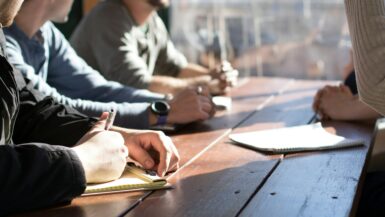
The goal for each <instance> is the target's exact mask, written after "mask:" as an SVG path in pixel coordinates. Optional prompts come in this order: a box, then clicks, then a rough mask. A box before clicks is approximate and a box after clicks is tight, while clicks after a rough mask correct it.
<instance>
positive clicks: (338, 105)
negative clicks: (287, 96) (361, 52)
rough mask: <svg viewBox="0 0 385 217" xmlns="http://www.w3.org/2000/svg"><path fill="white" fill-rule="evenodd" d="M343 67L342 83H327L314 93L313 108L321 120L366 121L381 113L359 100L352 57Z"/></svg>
mask: <svg viewBox="0 0 385 217" xmlns="http://www.w3.org/2000/svg"><path fill="white" fill-rule="evenodd" d="M350 60H351V61H350V63H348V64H347V65H346V66H345V68H344V72H343V74H344V76H346V78H345V80H344V84H340V85H339V86H330V85H327V86H325V87H323V88H321V89H320V90H318V92H317V93H316V95H315V96H314V100H313V110H314V111H315V112H316V113H317V114H318V115H319V116H320V118H321V119H322V120H329V119H332V120H343V121H366V120H375V119H377V118H379V117H381V115H380V114H379V113H378V112H376V111H375V110H373V109H372V108H371V107H370V106H368V105H367V104H365V103H363V102H362V101H360V99H359V97H358V95H357V85H356V76H355V71H354V68H353V59H352V58H350Z"/></svg>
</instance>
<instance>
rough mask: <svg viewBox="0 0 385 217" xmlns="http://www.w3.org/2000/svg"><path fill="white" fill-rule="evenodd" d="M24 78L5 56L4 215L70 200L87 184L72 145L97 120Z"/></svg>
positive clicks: (0, 123) (0, 155)
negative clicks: (38, 90)
mask: <svg viewBox="0 0 385 217" xmlns="http://www.w3.org/2000/svg"><path fill="white" fill-rule="evenodd" d="M23 81H24V80H23V78H22V76H21V74H19V73H18V72H15V77H13V75H12V69H11V68H10V66H9V65H7V62H6V61H5V59H4V58H1V59H0V108H1V116H0V118H1V120H0V132H1V135H0V136H1V137H0V141H1V142H0V216H3V215H8V214H11V213H15V212H21V211H26V210H31V209H37V208H42V207H47V206H51V205H56V204H60V203H64V202H68V201H71V200H72V199H73V198H74V197H76V196H78V195H80V194H81V193H83V191H84V189H85V187H86V180H85V176H84V170H83V167H82V165H81V162H80V160H79V159H78V157H77V155H76V154H75V153H74V151H72V150H71V149H70V148H69V147H70V146H73V145H74V144H76V142H77V141H78V140H79V139H80V138H81V136H82V135H84V133H85V132H87V131H88V130H89V129H90V128H91V126H92V124H93V123H94V121H95V120H94V119H91V118H88V117H86V116H84V115H82V114H80V113H78V112H76V111H75V110H74V109H71V108H69V107H66V106H63V105H61V104H58V103H56V102H55V101H54V100H52V98H49V97H47V98H44V99H43V98H42V97H41V96H40V94H39V93H38V92H35V91H34V90H32V89H31V88H30V87H28V86H26V85H25V84H23ZM16 83H17V86H16ZM6 135H12V136H11V137H7V136H6ZM7 138H11V139H7Z"/></svg>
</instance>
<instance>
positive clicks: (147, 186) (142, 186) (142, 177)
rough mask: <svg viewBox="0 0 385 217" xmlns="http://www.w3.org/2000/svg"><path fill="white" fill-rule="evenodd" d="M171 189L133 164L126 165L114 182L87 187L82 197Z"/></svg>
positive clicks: (151, 172) (152, 172)
mask: <svg viewBox="0 0 385 217" xmlns="http://www.w3.org/2000/svg"><path fill="white" fill-rule="evenodd" d="M165 188H171V185H170V184H168V183H167V180H166V179H164V178H161V177H159V176H157V175H156V172H154V171H149V170H144V169H142V168H140V167H138V166H135V164H133V163H127V166H126V168H125V170H124V172H123V174H122V176H121V177H120V178H119V179H117V180H114V181H111V182H106V183H101V184H91V185H87V188H86V190H85V192H84V194H83V195H82V196H87V195H95V194H106V193H116V192H127V191H140V190H156V189H165Z"/></svg>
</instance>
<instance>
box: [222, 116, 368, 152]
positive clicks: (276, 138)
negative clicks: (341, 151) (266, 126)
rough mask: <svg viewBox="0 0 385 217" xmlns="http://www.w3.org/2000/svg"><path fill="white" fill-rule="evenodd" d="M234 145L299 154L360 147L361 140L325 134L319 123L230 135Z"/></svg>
mask: <svg viewBox="0 0 385 217" xmlns="http://www.w3.org/2000/svg"><path fill="white" fill-rule="evenodd" d="M229 137H230V139H231V140H233V141H234V142H235V143H236V144H239V145H243V146H246V147H248V148H251V149H255V150H260V151H267V152H279V153H289V152H300V151H313V150H325V149H337V148H344V147H352V146H360V145H363V144H364V142H363V141H362V140H355V139H348V138H345V137H343V136H338V135H334V134H332V133H329V132H327V131H326V130H325V129H324V128H323V127H322V125H321V123H315V124H309V125H302V126H296V127H286V128H279V129H271V130H263V131H254V132H247V133H239V134H231V135H230V136H229Z"/></svg>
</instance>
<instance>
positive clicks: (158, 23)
mask: <svg viewBox="0 0 385 217" xmlns="http://www.w3.org/2000/svg"><path fill="white" fill-rule="evenodd" d="M151 23H152V25H154V27H155V28H156V29H157V30H161V31H166V32H167V29H166V25H165V24H164V22H163V20H162V19H161V18H160V17H159V15H158V13H154V14H153V15H152V17H151Z"/></svg>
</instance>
